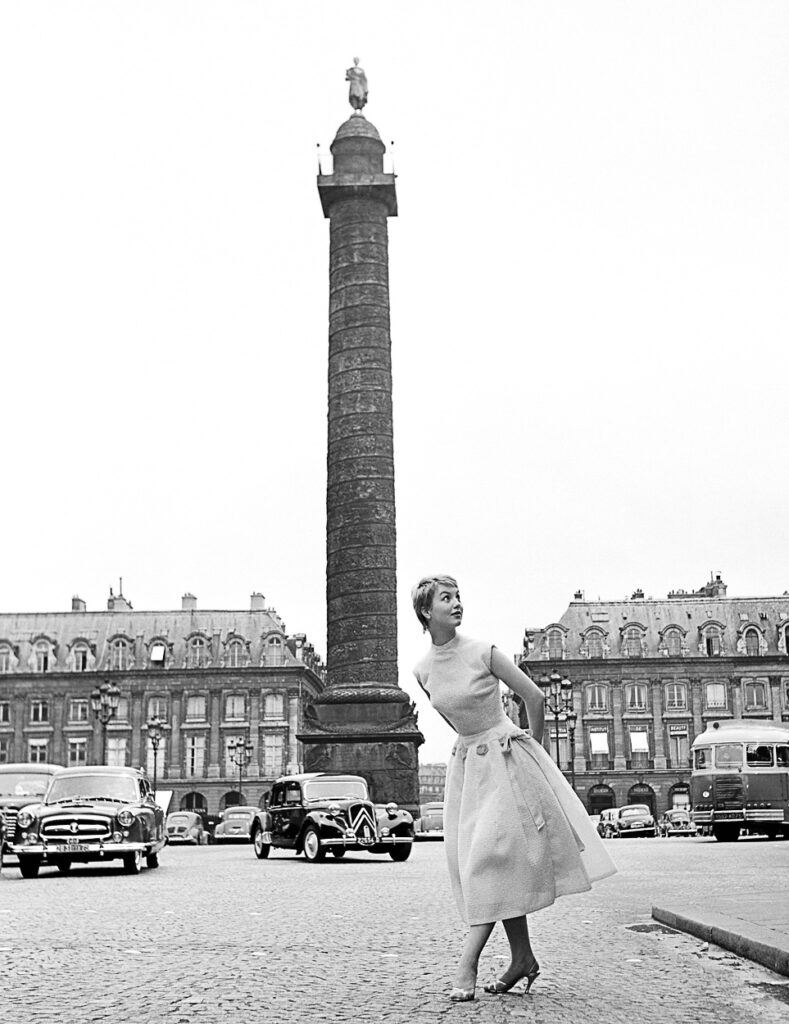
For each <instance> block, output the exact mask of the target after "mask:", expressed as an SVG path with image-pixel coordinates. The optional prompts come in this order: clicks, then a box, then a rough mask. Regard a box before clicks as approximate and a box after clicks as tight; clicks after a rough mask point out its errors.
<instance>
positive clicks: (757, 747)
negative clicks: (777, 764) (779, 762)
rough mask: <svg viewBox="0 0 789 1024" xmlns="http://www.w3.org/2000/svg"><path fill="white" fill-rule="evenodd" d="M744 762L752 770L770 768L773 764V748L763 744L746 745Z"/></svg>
mask: <svg viewBox="0 0 789 1024" xmlns="http://www.w3.org/2000/svg"><path fill="white" fill-rule="evenodd" d="M745 760H746V763H747V764H748V765H750V766H751V767H752V768H771V767H772V764H773V748H772V747H768V746H766V745H765V744H763V743H762V744H759V743H746V744H745Z"/></svg>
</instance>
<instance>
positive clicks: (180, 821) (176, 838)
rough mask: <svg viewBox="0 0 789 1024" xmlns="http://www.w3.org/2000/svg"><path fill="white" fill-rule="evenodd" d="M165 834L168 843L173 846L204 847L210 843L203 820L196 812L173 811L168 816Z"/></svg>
mask: <svg viewBox="0 0 789 1024" xmlns="http://www.w3.org/2000/svg"><path fill="white" fill-rule="evenodd" d="M165 832H166V834H167V842H168V843H170V844H172V845H173V846H176V845H179V844H184V845H190V846H203V845H205V844H206V843H207V842H208V833H207V832H206V830H205V826H204V825H203V819H202V818H201V817H200V815H199V814H198V813H197V812H196V811H173V813H172V814H168V815H167V821H166V823H165Z"/></svg>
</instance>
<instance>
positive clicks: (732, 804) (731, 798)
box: [715, 775, 743, 811]
mask: <svg viewBox="0 0 789 1024" xmlns="http://www.w3.org/2000/svg"><path fill="white" fill-rule="evenodd" d="M742 801H743V793H742V779H741V778H739V777H738V776H736V775H724V776H722V777H721V778H719V779H716V780H715V808H716V810H721V811H725V810H737V809H738V808H740V807H742Z"/></svg>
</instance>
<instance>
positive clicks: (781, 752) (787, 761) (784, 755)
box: [775, 747, 789, 768]
mask: <svg viewBox="0 0 789 1024" xmlns="http://www.w3.org/2000/svg"><path fill="white" fill-rule="evenodd" d="M775 756H776V758H777V759H778V767H779V768H789V747H776V748H775Z"/></svg>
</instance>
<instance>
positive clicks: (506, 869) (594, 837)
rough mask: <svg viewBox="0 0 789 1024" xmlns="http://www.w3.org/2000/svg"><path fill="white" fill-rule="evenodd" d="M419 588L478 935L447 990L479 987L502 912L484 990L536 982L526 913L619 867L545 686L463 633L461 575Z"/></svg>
mask: <svg viewBox="0 0 789 1024" xmlns="http://www.w3.org/2000/svg"><path fill="white" fill-rule="evenodd" d="M411 596H412V599H413V602H414V610H415V612H416V615H417V618H418V619H419V621H420V622H421V623H422V627H423V629H424V630H426V631H428V632H429V633H430V638H431V640H432V644H431V646H430V650H429V651H428V652H427V654H426V655H425V656H424V657H423V658H422V660H421V661H420V662H419V663H418V664H417V665H416V667H415V669H414V674H415V675H416V678H417V681H418V682H419V685H420V686H421V687H422V689H423V690H424V691H425V692H426V693H427V695H428V697H429V699H430V703H431V704H432V706H433V707H434V708H435V710H436V711H438V712H439V713H440V714H441V715H442V716H443V717H444V718H445V719H446V720H447V721H448V722H449V724H450V725H451V726H452V728H453V729H454V730H455V731H456V732H457V733H458V740H457V743H456V744H455V747H454V749H453V751H452V756H451V758H450V763H449V765H448V767H447V781H446V792H445V795H444V844H445V849H446V855H447V863H448V866H449V874H450V880H451V882H452V890H453V893H454V896H455V899H456V901H457V904H458V908H459V910H460V914H461V916H462V918H463V920H464V921H465V922H466V923H467V924H468V926H469V934H468V937H467V939H466V943H465V946H464V949H463V953H462V955H461V958H460V964H459V965H458V969H457V973H456V976H455V984H454V987H453V989H452V991H451V992H450V994H449V998H450V999H452V1000H453V1001H456V1002H465V1001H467V1000H470V999H473V998H474V994H475V990H476V981H477V968H478V964H479V957H480V954H481V952H482V950H483V949H484V947H485V943H486V942H487V941H488V939H489V938H490V934H491V932H492V931H493V928H494V926H495V924H496V922H497V921H501V922H502V923H503V925H504V929H505V931H506V933H507V938H508V940H509V944H510V950H511V954H512V960H511V962H510V965H509V967H508V968H507V970H506V971H505V972H504V973H503V974H502V976H501V977H500V978H499V979H498V980H497V981H495V982H493V983H492V984H490V985H486V986H485V991H486V992H492V993H494V994H498V993H502V992H507V991H509V989H511V988H512V987H513V985H515V984H516V983H517V982H518V981H520V980H521V979H525V980H526V991H527V992H528V991H529V989H530V988H531V986H532V984H533V983H534V981H535V979H536V978H537V976H538V975H539V973H540V967H539V964H538V963H537V959H536V957H535V956H534V952H533V950H532V947H531V939H530V937H529V927H528V923H527V920H526V915H527V914H529V913H531V912H532V911H534V910H539V909H541V908H542V907H547V906H550V905H551V904H552V903H553V902H554V900H555V899H556V898H557V896H565V895H567V894H568V893H576V892H585V891H586V890H587V889H590V888H591V885H592V882H594V881H597V880H598V879H600V878H605V877H606V876H607V875H611V874H613V873H614V872H615V871H616V868H615V867H614V865H613V863H612V861H611V859H610V857H609V856H608V854H607V853H606V851H605V848H604V847H603V844H602V842H601V840H600V837H599V836H598V834H597V832H596V830H595V829H594V827H593V826H592V824H591V822H590V821H589V816H588V815H587V813H586V811H585V810H584V807H583V804H582V803H581V802H580V800H579V799H578V797H577V796H576V795H575V793H574V792H573V790H572V789H571V788H570V786H569V785H568V784H567V782H566V780H565V778H564V776H563V775H562V773H561V772H560V771H559V769H558V768H557V767H556V765H555V764H554V763H553V761H552V760H551V758H550V757H549V755H548V753H547V751H546V750H545V749H544V748H543V746H542V743H541V740H542V733H543V727H544V718H545V706H544V698H543V695H542V691H541V690H540V689H539V687H538V686H537V685H536V684H535V683H534V682H533V681H532V680H531V679H530V678H529V677H528V676H527V675H525V674H524V673H523V672H521V671H520V669H519V668H517V667H516V666H515V665H514V664H513V663H512V662H511V661H510V660H509V659H508V658H506V657H505V656H504V655H503V654H502V653H501V651H499V650H498V649H497V648H496V647H493V646H492V645H491V644H486V643H484V642H481V641H478V640H471V639H469V638H467V637H463V636H460V635H459V634H458V632H457V629H458V627H459V625H460V623H461V621H462V618H463V605H462V604H461V601H460V593H459V592H458V586H457V582H456V581H455V580H454V579H453V578H452V577H451V576H426V577H424V578H423V579H421V580H420V581H419V583H418V584H417V585H416V586H415V587H414V588H413V590H412V592H411ZM500 682H502V683H505V684H506V685H507V686H508V687H509V688H510V689H511V690H512V691H513V692H514V693H516V694H517V695H518V696H519V697H521V698H522V699H523V701H524V703H525V705H526V711H527V713H528V717H529V726H530V732H528V733H527V732H526V731H524V730H523V729H519V728H518V727H517V726H516V725H515V724H514V722H512V721H511V719H509V718H508V717H507V716H506V715H505V714H504V709H503V706H502V702H501V696H500V689H499V683H500Z"/></svg>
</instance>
